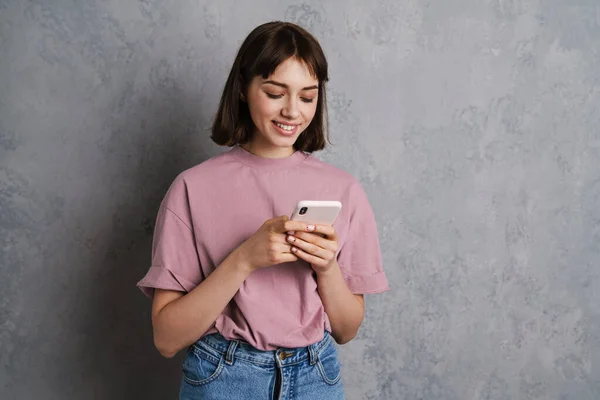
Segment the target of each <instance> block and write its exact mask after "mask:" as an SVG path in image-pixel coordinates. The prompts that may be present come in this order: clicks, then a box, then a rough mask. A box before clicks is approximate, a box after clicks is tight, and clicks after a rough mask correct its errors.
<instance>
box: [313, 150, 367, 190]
mask: <svg viewBox="0 0 600 400" xmlns="http://www.w3.org/2000/svg"><path fill="white" fill-rule="evenodd" d="M306 164H307V166H309V167H311V168H310V169H309V168H307V169H306V170H307V172H308V171H310V172H312V173H315V174H318V175H319V177H321V178H329V179H335V180H337V181H341V182H344V183H348V184H355V183H358V180H357V179H356V177H354V175H352V174H351V173H349V172H348V171H346V170H344V169H342V168H341V167H338V166H335V165H333V164H330V163H329V162H327V161H323V160H321V159H320V158H317V157H315V156H314V155H312V154H311V155H309V157H308V158H307V161H306Z"/></svg>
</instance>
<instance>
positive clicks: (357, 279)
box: [346, 271, 390, 294]
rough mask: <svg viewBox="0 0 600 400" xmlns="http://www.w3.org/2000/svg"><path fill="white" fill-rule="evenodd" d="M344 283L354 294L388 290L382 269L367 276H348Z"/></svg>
mask: <svg viewBox="0 0 600 400" xmlns="http://www.w3.org/2000/svg"><path fill="white" fill-rule="evenodd" d="M346 284H347V285H348V288H349V289H350V291H351V292H352V293H354V294H374V293H383V292H387V291H388V290H390V286H389V284H388V281H387V277H386V276H385V272H384V271H379V272H377V273H375V274H373V275H369V276H348V277H346Z"/></svg>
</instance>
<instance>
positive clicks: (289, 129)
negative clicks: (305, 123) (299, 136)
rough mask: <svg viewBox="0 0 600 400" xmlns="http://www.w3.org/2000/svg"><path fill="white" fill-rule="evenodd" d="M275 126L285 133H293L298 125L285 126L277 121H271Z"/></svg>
mask: <svg viewBox="0 0 600 400" xmlns="http://www.w3.org/2000/svg"><path fill="white" fill-rule="evenodd" d="M273 123H274V124H275V125H277V126H278V127H280V128H281V129H283V130H286V131H293V130H294V129H295V128H296V127H297V126H298V125H286V124H282V123H280V122H277V121H273Z"/></svg>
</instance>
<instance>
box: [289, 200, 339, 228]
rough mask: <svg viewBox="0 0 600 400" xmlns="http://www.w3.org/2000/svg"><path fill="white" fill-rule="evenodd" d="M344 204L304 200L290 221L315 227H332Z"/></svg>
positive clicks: (297, 206) (300, 202)
mask: <svg viewBox="0 0 600 400" xmlns="http://www.w3.org/2000/svg"><path fill="white" fill-rule="evenodd" d="M341 209H342V203H340V202H339V201H329V200H327V201H324V200H302V201H299V202H298V204H297V205H296V209H295V210H294V212H293V213H292V216H291V217H290V219H292V220H294V221H301V222H306V223H309V224H315V225H332V224H333V222H334V221H335V219H336V218H337V216H338V214H339V212H340V210H341Z"/></svg>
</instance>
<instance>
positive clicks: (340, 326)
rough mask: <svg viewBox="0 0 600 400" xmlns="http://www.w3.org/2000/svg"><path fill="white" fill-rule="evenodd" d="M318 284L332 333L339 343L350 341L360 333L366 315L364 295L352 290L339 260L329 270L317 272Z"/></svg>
mask: <svg viewBox="0 0 600 400" xmlns="http://www.w3.org/2000/svg"><path fill="white" fill-rule="evenodd" d="M317 286H318V290H319V294H320V295H321V300H322V301H323V306H324V307H325V312H326V313H327V316H328V317H329V322H330V323H331V335H332V336H333V338H334V339H335V341H336V342H338V343H339V344H344V343H348V342H349V341H351V340H352V339H354V337H355V336H356V334H357V333H358V328H360V324H362V321H363V318H364V315H365V300H364V298H363V295H362V294H354V293H352V292H351V291H350V289H349V288H348V286H347V285H346V282H345V281H344V277H343V276H342V271H341V270H340V266H339V264H338V263H337V262H334V263H333V265H332V266H331V268H330V269H329V270H327V271H323V272H317Z"/></svg>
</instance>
